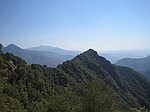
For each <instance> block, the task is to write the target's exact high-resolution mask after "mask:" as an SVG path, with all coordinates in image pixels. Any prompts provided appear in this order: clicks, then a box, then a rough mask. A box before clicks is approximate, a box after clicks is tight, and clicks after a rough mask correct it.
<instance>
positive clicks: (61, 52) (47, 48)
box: [27, 45, 81, 56]
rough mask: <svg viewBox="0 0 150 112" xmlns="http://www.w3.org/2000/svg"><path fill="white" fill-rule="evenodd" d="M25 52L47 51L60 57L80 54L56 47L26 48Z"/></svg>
mask: <svg viewBox="0 0 150 112" xmlns="http://www.w3.org/2000/svg"><path fill="white" fill-rule="evenodd" d="M27 50H33V51H48V52H54V53H57V54H61V55H73V56H75V55H77V54H79V53H81V51H72V50H64V49H61V48H58V47H52V46H42V45H41V46H37V47H30V48H27Z"/></svg>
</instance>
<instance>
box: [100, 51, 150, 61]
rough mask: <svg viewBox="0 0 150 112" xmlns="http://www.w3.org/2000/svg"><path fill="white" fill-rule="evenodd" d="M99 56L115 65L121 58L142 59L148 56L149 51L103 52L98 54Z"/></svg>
mask: <svg viewBox="0 0 150 112" xmlns="http://www.w3.org/2000/svg"><path fill="white" fill-rule="evenodd" d="M99 54H100V55H101V56H104V57H105V58H106V59H108V60H110V61H111V62H112V63H116V62H117V61H118V60H120V59H122V58H144V57H146V56H148V55H150V50H124V51H105V52H99Z"/></svg>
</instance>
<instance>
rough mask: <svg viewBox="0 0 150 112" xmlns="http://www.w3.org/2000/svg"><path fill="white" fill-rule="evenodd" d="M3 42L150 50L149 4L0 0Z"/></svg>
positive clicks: (135, 0) (140, 0) (145, 0)
mask: <svg viewBox="0 0 150 112" xmlns="http://www.w3.org/2000/svg"><path fill="white" fill-rule="evenodd" d="M0 42H1V43H2V44H3V45H4V46H6V45H8V44H10V43H15V44H17V45H19V46H20V47H22V48H27V47H31V46H38V45H47V46H56V47H61V48H64V49H76V50H86V49H88V48H90V47H91V48H94V49H96V50H128V49H136V50H138V49H150V0H0Z"/></svg>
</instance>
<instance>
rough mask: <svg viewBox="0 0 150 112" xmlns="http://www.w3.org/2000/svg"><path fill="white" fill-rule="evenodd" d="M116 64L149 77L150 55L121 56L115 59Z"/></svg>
mask: <svg viewBox="0 0 150 112" xmlns="http://www.w3.org/2000/svg"><path fill="white" fill-rule="evenodd" d="M116 64H117V65H120V66H126V67H130V68H132V69H134V70H136V71H138V72H140V73H142V74H144V75H145V76H146V77H148V78H150V68H149V66H150V55H148V56H147V57H145V58H123V59H121V60H119V61H117V63H116Z"/></svg>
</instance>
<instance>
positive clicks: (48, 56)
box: [3, 44, 77, 67]
mask: <svg viewBox="0 0 150 112" xmlns="http://www.w3.org/2000/svg"><path fill="white" fill-rule="evenodd" d="M29 49H30V50H27V49H22V48H20V47H18V46H16V45H14V44H10V45H8V46H6V47H4V48H3V52H10V53H13V54H14V55H16V56H19V57H21V58H22V59H23V60H25V61H26V62H27V63H28V64H41V65H47V66H50V67H56V66H57V65H58V64H61V63H62V62H64V61H65V60H70V59H72V58H73V57H75V55H77V52H74V51H67V50H63V49H59V48H54V47H48V46H47V47H46V46H40V47H34V48H29ZM34 50H35V51H34Z"/></svg>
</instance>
